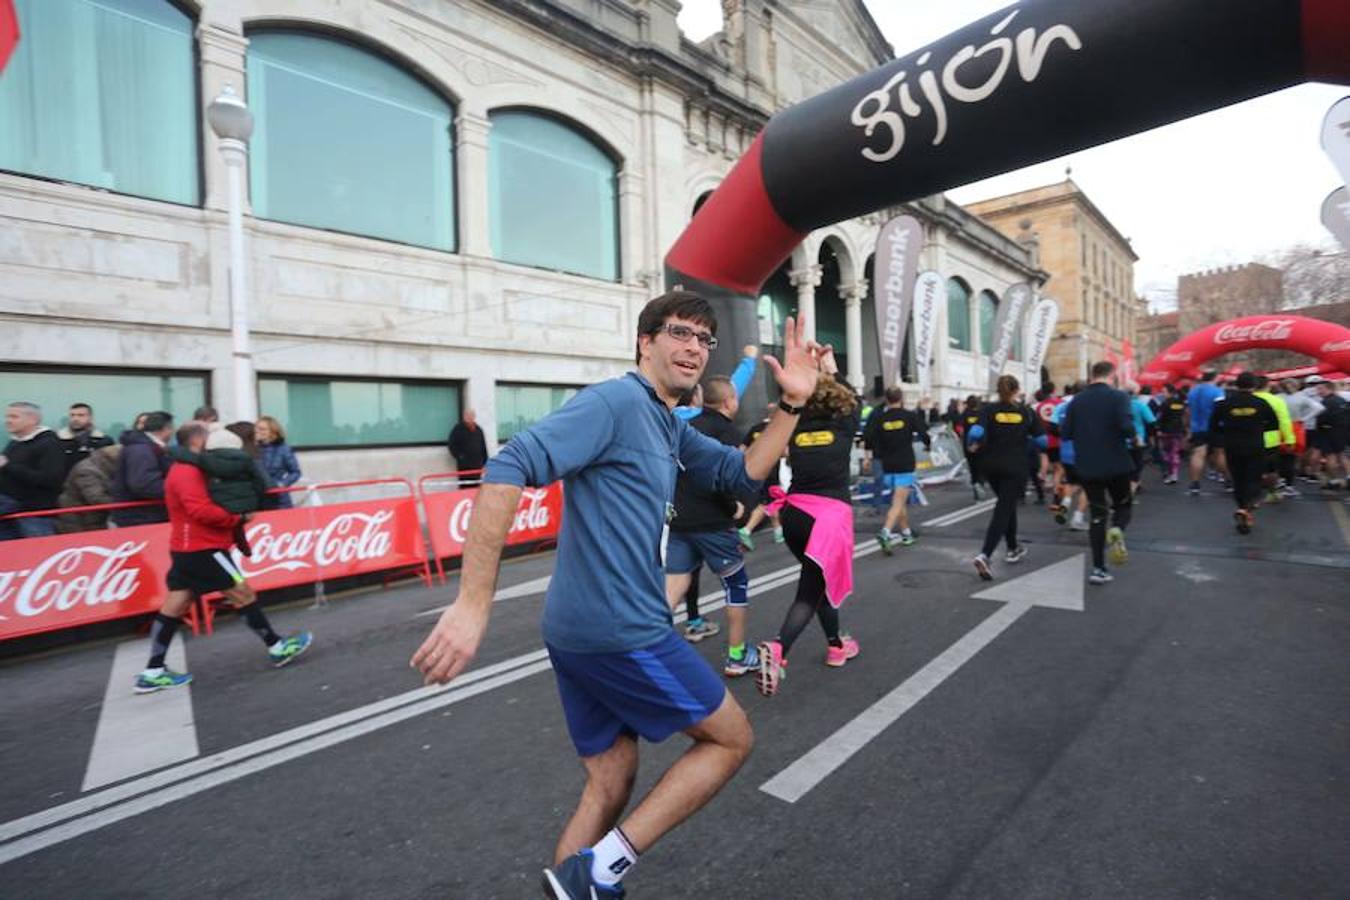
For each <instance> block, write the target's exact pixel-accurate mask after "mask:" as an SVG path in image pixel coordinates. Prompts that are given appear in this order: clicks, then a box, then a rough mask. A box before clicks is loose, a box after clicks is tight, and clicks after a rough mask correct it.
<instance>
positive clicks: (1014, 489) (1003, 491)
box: [981, 472, 1027, 556]
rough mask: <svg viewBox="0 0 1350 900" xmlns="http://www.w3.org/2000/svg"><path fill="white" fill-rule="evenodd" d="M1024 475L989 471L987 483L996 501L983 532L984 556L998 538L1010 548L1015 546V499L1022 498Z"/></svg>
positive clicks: (1024, 482)
mask: <svg viewBox="0 0 1350 900" xmlns="http://www.w3.org/2000/svg"><path fill="white" fill-rule="evenodd" d="M1026 481H1027V479H1026V476H1024V475H1013V474H1010V473H1008V472H990V473H989V485H990V487H992V488H993V489H994V496H996V497H998V502H996V503H995V504H994V514H993V516H991V517H990V519H989V528H988V529H986V530H985V532H984V549H983V550H982V551H981V552H982V553H983V554H984V555H985V556H988V555H989V554H991V553H993V552H994V548H995V547H997V546H998V541H999V538H1003V540H1004V541H1005V542H1006V543H1007V545H1008V549H1009V550H1011V549H1013V548H1014V547H1016V546H1017V501H1019V500H1021V499H1022V492H1023V490H1025V488H1026Z"/></svg>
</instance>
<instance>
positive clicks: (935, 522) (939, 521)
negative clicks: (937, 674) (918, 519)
mask: <svg viewBox="0 0 1350 900" xmlns="http://www.w3.org/2000/svg"><path fill="white" fill-rule="evenodd" d="M997 502H998V501H997V500H982V501H980V502H979V503H974V504H972V505H970V506H964V507H962V508H961V509H958V510H956V511H954V512H949V513H947V514H946V515H943V516H938V517H937V518H936V519H929V520H928V521H927V522H924V523H923V525H925V526H926V527H928V528H946V527H947V526H948V525H955V524H956V523H957V522H964V521H965V520H966V519H970V518H974V517H975V516H978V515H979V514H980V513H982V512H988V511H989V510H991V509H993V508H994V504H995V503H997Z"/></svg>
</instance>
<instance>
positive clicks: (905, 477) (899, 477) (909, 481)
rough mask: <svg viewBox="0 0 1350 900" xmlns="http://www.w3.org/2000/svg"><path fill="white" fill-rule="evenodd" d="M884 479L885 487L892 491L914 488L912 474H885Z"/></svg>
mask: <svg viewBox="0 0 1350 900" xmlns="http://www.w3.org/2000/svg"><path fill="white" fill-rule="evenodd" d="M885 479H886V487H887V488H888V489H889V490H892V491H893V490H895V489H896V488H912V487H914V473H913V472H887V473H886V475H885Z"/></svg>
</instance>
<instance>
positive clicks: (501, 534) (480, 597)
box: [410, 484, 521, 684]
mask: <svg viewBox="0 0 1350 900" xmlns="http://www.w3.org/2000/svg"><path fill="white" fill-rule="evenodd" d="M520 491H521V489H520V488H519V487H517V486H516V485H513V484H485V485H483V486H482V487H480V488H479V489H478V496H477V499H476V500H475V501H474V506H473V517H472V518H471V519H470V520H469V534H468V538H467V539H466V541H465V544H464V562H463V564H462V567H461V569H460V576H459V594H458V596H456V597H455V602H454V603H452V604H451V605H450V606H449V607H448V608H447V609H446V610H445V612H443V613H441V617H440V619H439V620H437V622H436V627H435V628H433V629H431V634H429V635H427V639H426V640H425V641H423V642H422V646H421V647H418V648H417V652H416V653H414V654H413V657H412V661H411V663H410V664H411V665H412V667H413V668H415V669H418V670H419V671H421V673H422V675H423V677H424V679H425V682H426V683H427V684H445V683H446V682H448V681H450V680H451V679H452V678H454V677H455V676H457V675H458V674H459V673H460V672H463V671H464V670H465V669H466V668H468V666H469V663H471V662H473V658H474V656H475V654H477V653H478V645H479V643H480V642H481V641H482V640H483V633H484V632H485V631H487V623H488V616H489V615H490V614H491V612H492V596H493V594H495V593H496V592H497V568H498V565H499V564H500V562H501V558H502V547H503V545H505V543H506V532H507V531H508V530H510V528H511V520H512V519H513V518H515V515H516V507H517V506H518V505H519V503H520Z"/></svg>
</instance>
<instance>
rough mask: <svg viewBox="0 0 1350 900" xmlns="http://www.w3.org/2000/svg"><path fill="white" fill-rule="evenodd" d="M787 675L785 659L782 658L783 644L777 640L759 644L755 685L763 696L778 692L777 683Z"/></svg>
mask: <svg viewBox="0 0 1350 900" xmlns="http://www.w3.org/2000/svg"><path fill="white" fill-rule="evenodd" d="M786 677H787V660H786V659H784V658H783V645H782V644H780V643H779V642H778V641H765V642H764V643H762V644H760V645H759V671H758V672H757V673H755V685H756V686H757V687H758V688H759V692H760V693H761V694H763V695H764V696H765V697H772V696H773V695H774V694H776V693H778V685H779V684H780V683H781V682H782V680H783V679H784V678H786Z"/></svg>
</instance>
